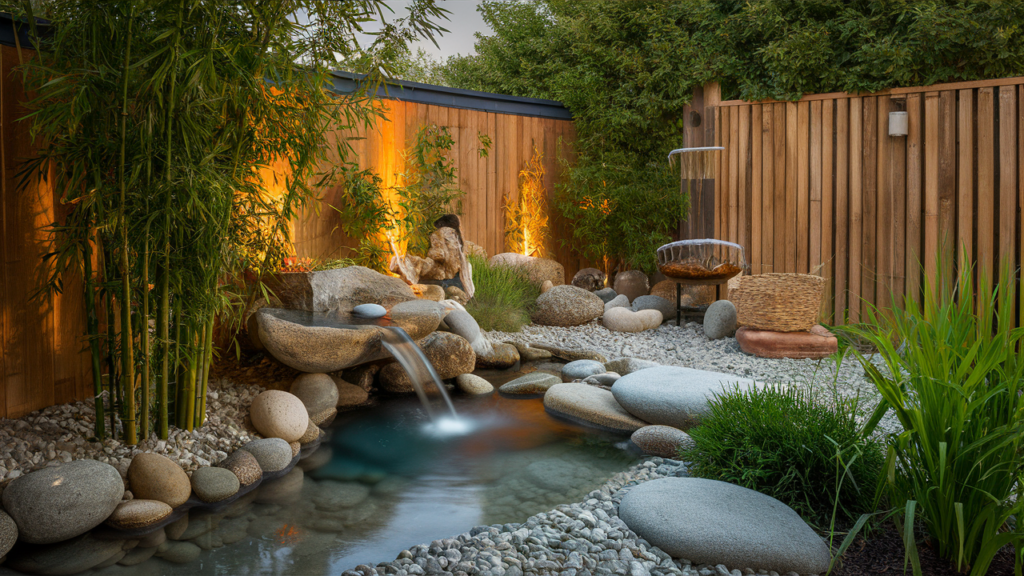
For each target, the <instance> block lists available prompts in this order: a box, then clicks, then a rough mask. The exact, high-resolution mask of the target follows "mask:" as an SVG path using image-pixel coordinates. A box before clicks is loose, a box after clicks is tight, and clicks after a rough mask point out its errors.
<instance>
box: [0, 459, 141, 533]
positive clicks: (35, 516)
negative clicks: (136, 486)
mask: <svg viewBox="0 0 1024 576" xmlns="http://www.w3.org/2000/svg"><path fill="white" fill-rule="evenodd" d="M123 495H124V481H123V480H121V474H120V473H118V471H117V469H115V468H114V467H113V466H111V465H110V464H104V463H102V462H98V461H96V460H72V461H71V462H68V463H66V464H60V465H58V466H51V467H47V468H41V469H39V470H36V471H35V472H31V473H29V474H26V475H25V476H20V477H18V478H16V479H15V480H14V481H13V482H11V483H10V484H8V485H7V488H6V489H4V493H3V505H4V509H5V510H6V511H7V513H8V514H10V515H11V518H13V519H14V521H15V522H16V523H17V524H18V532H19V535H20V538H21V539H22V540H24V541H25V542H29V543H31V544H52V543H54V542H60V541H61V540H67V539H69V538H74V537H75V536H79V535H81V534H84V533H86V532H88V531H89V530H91V529H93V528H95V527H96V526H99V525H100V524H101V523H102V522H103V521H104V520H106V519H107V517H108V516H110V513H111V512H113V511H114V509H115V508H117V505H118V504H120V503H121V497H122V496H123Z"/></svg>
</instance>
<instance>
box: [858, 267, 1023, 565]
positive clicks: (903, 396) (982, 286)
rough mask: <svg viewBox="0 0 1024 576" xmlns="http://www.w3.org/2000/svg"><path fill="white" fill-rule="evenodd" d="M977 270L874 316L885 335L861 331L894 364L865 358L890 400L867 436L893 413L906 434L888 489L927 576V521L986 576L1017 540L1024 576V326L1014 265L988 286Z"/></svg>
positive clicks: (956, 555)
mask: <svg viewBox="0 0 1024 576" xmlns="http://www.w3.org/2000/svg"><path fill="white" fill-rule="evenodd" d="M942 267H943V265H942V263H941V261H940V262H939V266H938V269H939V270H940V273H939V274H938V275H937V276H936V277H938V278H942V277H943V274H942V272H941V270H942ZM973 274H974V270H972V269H971V268H968V267H964V268H963V269H962V270H961V271H960V273H959V275H958V278H957V282H956V284H955V285H952V286H940V287H936V286H935V285H934V284H932V283H931V282H927V283H926V285H925V289H924V294H923V296H922V298H921V302H915V301H913V300H910V299H908V300H907V301H906V303H905V306H904V309H903V310H892V311H889V310H886V311H885V313H884V314H883V313H881V312H879V311H878V310H870V311H869V315H868V318H869V323H870V324H873V325H875V326H877V327H876V328H874V329H863V328H862V329H859V330H857V332H858V333H859V334H860V335H861V336H863V337H864V338H865V339H867V340H869V341H870V342H871V343H872V344H873V345H874V346H875V347H876V348H877V349H878V352H879V355H880V356H881V358H882V359H883V360H884V361H885V368H886V369H885V370H882V369H879V368H878V367H876V366H875V365H874V364H872V363H871V362H870V361H869V359H868V358H865V357H864V356H862V355H858V356H859V358H860V361H861V363H862V364H863V365H864V368H865V370H866V372H867V374H868V376H869V377H870V378H871V380H872V382H874V384H875V386H876V387H877V388H878V392H879V393H880V394H881V396H882V398H883V400H882V403H881V404H880V405H879V407H878V409H877V410H876V412H875V414H874V416H873V417H872V419H871V420H870V421H869V422H868V426H867V429H866V432H868V433H870V432H871V431H872V429H873V427H874V425H875V424H876V423H877V422H878V421H879V420H880V419H881V417H882V416H883V414H884V413H885V412H886V411H887V410H890V409H891V410H892V411H893V413H895V415H896V417H897V418H898V419H899V421H900V424H902V426H903V428H904V431H903V432H901V433H899V434H893V435H890V436H889V438H888V459H887V463H886V474H885V476H884V480H883V482H884V488H885V489H886V493H887V495H888V497H889V499H890V503H891V504H892V505H893V506H894V508H895V510H896V511H897V513H896V515H895V516H896V519H897V526H898V527H900V528H901V531H902V532H903V533H904V544H905V546H906V549H907V554H908V556H909V560H910V562H911V563H912V565H913V568H914V573H915V574H921V569H920V566H919V562H918V559H917V551H916V544H915V538H914V530H913V526H914V524H915V519H918V520H921V521H923V523H924V527H925V528H926V530H927V533H928V536H929V538H930V540H931V543H930V544H931V546H932V547H933V548H934V549H935V550H936V551H937V552H938V553H939V555H941V556H942V557H943V558H946V559H948V560H949V561H950V562H951V563H952V564H953V566H954V567H956V569H957V570H958V571H961V572H964V573H966V572H967V571H968V570H970V574H971V575H972V576H981V575H982V574H985V573H986V572H987V571H988V567H989V564H990V563H991V562H992V558H993V556H994V555H995V553H996V552H997V551H998V550H999V549H1000V548H1001V547H1003V546H1005V545H1007V544H1012V545H1013V546H1014V547H1015V548H1016V549H1017V554H1018V556H1017V563H1016V571H1017V574H1020V573H1021V558H1020V554H1021V550H1022V545H1024V531H1022V529H1021V524H1020V522H1019V521H1018V522H1011V521H1010V519H1011V517H1015V518H1018V519H1019V518H1020V517H1021V513H1022V512H1024V498H1022V496H1024V495H1022V494H1021V480H1022V472H1024V467H1022V465H1021V462H1022V460H1021V448H1022V439H1024V436H1022V434H1024V397H1022V396H1021V392H1022V387H1024V361H1022V359H1021V356H1020V354H1021V338H1022V336H1024V329H1021V328H1015V327H1014V315H1013V306H1012V302H1013V300H1014V277H1015V275H1014V274H1013V273H1012V272H1011V271H1010V268H1009V267H1008V266H1004V268H1003V273H1002V274H1000V276H999V277H1000V280H999V282H998V284H996V285H995V286H994V287H993V285H992V283H991V282H990V281H989V280H988V274H986V273H985V272H984V271H982V273H981V274H979V276H980V278H981V279H980V281H979V282H978V283H977V290H975V282H974V278H973ZM975 295H976V296H975Z"/></svg>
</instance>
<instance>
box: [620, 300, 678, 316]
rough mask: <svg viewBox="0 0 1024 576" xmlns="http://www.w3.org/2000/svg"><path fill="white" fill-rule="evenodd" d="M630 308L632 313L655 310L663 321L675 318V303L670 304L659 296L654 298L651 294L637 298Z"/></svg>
mask: <svg viewBox="0 0 1024 576" xmlns="http://www.w3.org/2000/svg"><path fill="white" fill-rule="evenodd" d="M631 308H632V309H633V312H639V311H641V310H657V311H658V312H661V317H662V318H664V319H668V318H675V317H676V304H675V302H670V301H668V300H666V299H664V298H662V297H661V296H655V295H653V294H648V295H646V296H637V297H636V299H635V300H633V304H632V306H631Z"/></svg>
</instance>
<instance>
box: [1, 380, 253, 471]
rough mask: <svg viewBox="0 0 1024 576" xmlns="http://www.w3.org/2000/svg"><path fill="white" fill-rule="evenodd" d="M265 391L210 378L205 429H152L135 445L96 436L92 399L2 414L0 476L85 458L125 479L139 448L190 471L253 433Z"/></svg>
mask: <svg viewBox="0 0 1024 576" xmlns="http://www.w3.org/2000/svg"><path fill="white" fill-rule="evenodd" d="M262 391H263V388H260V387H259V386H249V385H233V384H230V383H229V382H228V381H226V380H221V381H213V380H212V379H211V381H210V384H209V395H208V396H207V404H206V406H207V416H206V421H205V422H204V424H203V426H202V427H201V428H196V429H195V430H193V431H192V432H188V431H186V430H181V429H178V428H175V427H173V426H171V427H170V430H169V433H168V439H167V440H159V439H157V437H156V434H155V433H154V434H151V436H150V437H149V438H148V439H146V440H143V441H141V442H139V444H138V445H136V446H128V445H125V444H123V443H122V442H120V441H118V440H113V439H111V438H110V437H109V433H110V431H109V430H108V431H107V434H108V436H107V438H106V439H105V440H104V441H102V442H99V441H96V440H95V438H94V437H93V434H94V433H95V430H94V423H95V421H96V411H95V409H94V406H93V403H92V401H91V400H90V401H88V402H73V403H70V404H59V405H56V406H50V407H48V408H44V409H42V410H37V411H35V412H32V413H31V414H28V415H26V416H23V417H21V418H16V419H8V418H2V419H0V479H2V482H4V483H6V482H9V481H11V480H13V479H14V478H17V477H18V476H21V475H23V474H27V473H29V472H31V471H33V470H36V469H39V468H43V467H45V466H47V465H49V464H51V463H52V464H58V463H61V462H70V461H72V460H81V459H92V460H99V461H100V462H105V463H107V464H110V465H112V466H113V467H114V468H117V470H118V471H119V472H120V473H121V476H122V477H124V476H125V475H127V473H128V465H129V464H130V463H131V460H132V457H134V456H135V454H138V453H139V452H153V453H156V454H162V455H164V456H167V457H168V458H170V459H171V460H174V461H175V462H177V463H178V464H179V465H180V466H181V467H182V468H183V469H185V471H186V472H191V471H192V470H195V469H196V468H199V467H200V466H209V465H211V464H215V463H217V462H220V461H221V460H223V459H224V458H227V455H228V454H230V453H231V452H232V451H234V450H235V449H236V448H238V447H240V446H242V445H243V444H245V443H246V442H248V441H249V440H252V439H253V438H254V437H255V436H252V435H251V433H250V432H249V431H248V430H246V426H245V418H246V416H247V415H248V414H249V404H251V403H252V400H253V398H255V397H256V395H257V394H259V393H260V392H262ZM109 418H110V417H109V415H108V416H107V418H106V419H107V423H108V425H107V427H108V428H109Z"/></svg>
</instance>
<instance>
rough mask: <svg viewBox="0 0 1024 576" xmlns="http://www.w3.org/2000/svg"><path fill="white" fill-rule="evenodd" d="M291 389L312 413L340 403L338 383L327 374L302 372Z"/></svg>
mask: <svg viewBox="0 0 1024 576" xmlns="http://www.w3.org/2000/svg"><path fill="white" fill-rule="evenodd" d="M289 391H290V392H291V393H292V394H293V395H295V397H296V398H298V399H299V400H301V401H302V403H303V404H304V405H305V406H306V411H307V412H308V413H310V414H316V413H317V412H321V411H323V410H326V409H328V408H335V407H337V405H338V385H337V384H335V383H334V378H331V377H330V376H328V375H327V374H300V375H299V376H298V377H297V378H296V379H295V381H294V382H292V386H291V388H289Z"/></svg>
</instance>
